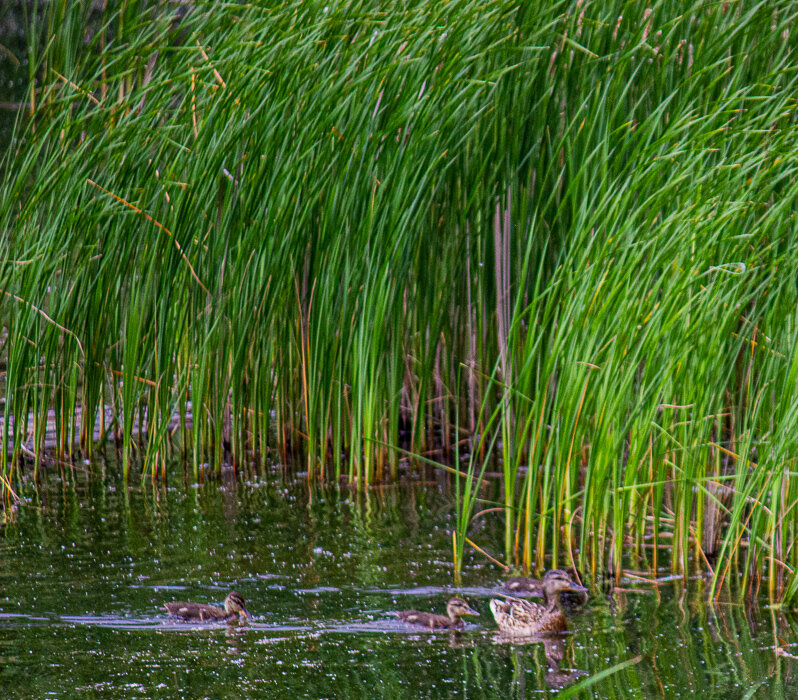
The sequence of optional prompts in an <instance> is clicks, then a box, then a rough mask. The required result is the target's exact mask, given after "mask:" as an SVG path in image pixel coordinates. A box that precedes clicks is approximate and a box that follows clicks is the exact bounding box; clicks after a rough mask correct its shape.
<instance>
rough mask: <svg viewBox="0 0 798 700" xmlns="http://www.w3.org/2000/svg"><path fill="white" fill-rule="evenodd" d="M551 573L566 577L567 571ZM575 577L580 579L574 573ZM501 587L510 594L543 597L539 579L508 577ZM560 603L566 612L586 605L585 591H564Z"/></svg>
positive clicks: (541, 582) (541, 583) (541, 584)
mask: <svg viewBox="0 0 798 700" xmlns="http://www.w3.org/2000/svg"><path fill="white" fill-rule="evenodd" d="M552 571H562V572H563V573H564V574H566V575H568V572H567V571H564V570H563V569H552ZM576 574H577V576H579V577H580V578H581V575H580V574H579V572H578V571H577V572H576ZM503 587H504V588H505V590H508V591H510V592H512V593H528V594H529V595H533V596H542V595H543V581H542V580H541V579H539V578H530V577H529V576H510V578H508V579H507V580H506V581H505V582H504V584H503ZM560 603H561V604H562V606H563V607H564V608H565V609H566V610H574V609H576V608H580V607H582V606H583V605H584V604H585V603H587V591H586V590H584V589H583V590H581V591H575V592H570V591H564V592H563V596H562V597H561V599H560Z"/></svg>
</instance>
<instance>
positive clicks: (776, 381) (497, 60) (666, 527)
mask: <svg viewBox="0 0 798 700" xmlns="http://www.w3.org/2000/svg"><path fill="white" fill-rule="evenodd" d="M55 5H56V4H54V5H53V6H52V7H53V8H54V7H55ZM58 6H59V7H61V8H62V9H63V11H64V12H65V13H66V14H65V15H64V16H63V17H60V16H59V17H55V15H50V16H49V17H47V18H46V20H47V21H48V22H50V25H49V26H50V27H51V28H54V31H53V35H54V37H55V39H54V40H53V41H51V42H38V41H32V42H31V46H32V51H31V53H32V58H34V59H35V61H34V65H36V66H37V69H38V72H37V73H36V75H37V76H38V81H39V82H38V83H37V84H36V87H35V89H32V90H31V100H30V102H31V104H32V105H34V111H33V114H32V115H31V116H30V118H29V119H28V120H27V122H26V126H25V128H24V130H21V131H20V132H19V133H18V140H17V141H16V147H15V148H14V149H13V150H12V151H10V152H9V153H8V155H7V156H6V158H5V160H4V161H3V165H4V173H5V175H4V181H3V187H2V192H1V193H0V235H2V246H3V247H2V249H3V254H4V260H3V266H2V272H1V273H0V288H2V292H3V293H2V295H1V297H0V303H1V304H2V315H3V319H4V325H5V327H6V335H5V337H4V350H3V352H4V356H5V357H6V358H7V374H6V385H5V387H6V403H5V421H4V423H3V432H4V434H3V441H4V445H5V446H6V449H5V450H4V451H3V465H2V470H3V472H2V473H3V478H4V479H5V480H6V482H5V483H11V481H13V465H14V464H15V463H16V461H18V460H17V459H16V458H18V457H19V456H20V455H21V454H22V452H23V449H27V448H24V447H23V446H24V444H25V442H26V441H27V440H30V439H31V437H32V439H33V443H32V444H33V447H32V448H31V449H32V452H33V453H34V455H35V456H36V460H37V463H38V460H39V459H40V458H41V455H42V453H43V449H44V439H45V427H46V426H47V420H48V418H50V419H51V422H52V421H54V423H55V426H56V434H57V451H58V452H60V453H62V454H64V455H66V454H69V452H70V450H71V449H72V445H73V444H74V443H75V441H76V440H77V439H78V438H80V440H81V442H82V444H83V446H84V449H86V450H90V449H91V448H92V434H91V433H92V431H91V427H90V426H92V425H93V417H95V416H98V415H101V414H102V415H105V413H106V411H107V412H109V413H110V415H111V416H112V419H111V420H112V425H106V426H104V429H105V431H107V432H108V433H109V434H110V433H113V434H117V435H118V436H119V441H120V450H121V452H122V455H123V462H124V467H123V468H124V470H125V473H126V474H127V471H128V470H129V468H130V464H131V461H130V459H131V457H132V456H133V454H134V452H135V451H136V450H137V449H141V450H142V451H143V453H144V455H145V457H146V459H145V462H144V463H145V464H146V467H145V469H146V471H147V472H148V473H153V474H155V473H157V472H159V471H160V472H163V470H165V464H166V459H167V456H168V455H169V453H170V452H171V451H172V450H175V449H179V448H181V447H182V448H183V449H185V450H186V453H187V454H190V459H191V460H192V461H193V468H194V471H195V473H196V474H197V475H199V474H200V472H201V471H202V470H203V469H204V468H205V467H204V465H205V464H208V463H209V464H211V465H212V467H211V468H212V469H219V468H220V466H221V464H222V461H223V459H224V458H225V456H224V454H223V452H224V450H226V449H227V450H229V451H230V455H229V458H230V459H232V460H233V462H234V463H243V462H245V461H246V460H247V459H249V457H250V456H251V455H253V454H255V455H257V454H262V453H263V452H264V451H265V450H266V449H267V448H268V447H277V448H279V449H281V450H282V451H283V452H287V451H288V450H289V449H290V450H292V451H293V452H295V453H298V454H301V455H302V456H303V459H304V460H305V462H306V465H307V471H308V474H309V478H315V477H317V476H318V477H331V476H335V477H340V476H346V477H348V478H349V479H352V480H357V481H358V483H361V484H367V483H370V482H372V481H375V480H379V479H382V478H385V477H386V476H391V477H395V476H396V475H397V469H398V465H397V461H398V455H399V454H400V453H399V452H398V451H397V450H395V449H392V448H394V447H398V446H400V445H402V446H403V447H404V448H406V449H407V450H409V451H411V452H415V453H419V454H425V455H427V456H432V457H435V456H436V453H435V452H433V450H443V451H445V452H446V453H448V454H450V455H451V454H459V452H460V451H464V452H465V451H468V452H469V453H470V455H471V461H470V465H471V466H470V468H469V475H468V477H467V481H466V483H467V487H466V488H465V491H464V493H463V499H462V501H461V504H460V508H461V510H460V518H459V519H458V522H459V523H460V524H459V527H458V534H457V537H456V538H455V542H456V550H457V552H456V559H457V561H458V562H459V563H461V562H462V556H463V549H462V548H463V546H464V542H465V538H466V535H467V533H468V529H469V527H470V524H471V522H472V516H473V514H474V511H475V508H476V505H477V503H478V499H477V498H476V495H477V494H478V486H479V482H480V481H481V480H482V479H483V478H484V475H485V473H484V465H485V460H486V459H487V458H488V457H489V456H490V455H491V454H496V455H497V456H500V458H501V459H500V464H501V469H502V472H501V479H500V480H501V483H502V487H503V491H502V492H503V497H502V503H501V504H500V505H501V508H500V511H501V512H502V513H503V517H504V519H505V538H504V550H505V551H504V557H505V560H506V561H507V562H508V563H516V564H518V565H519V566H521V567H522V568H525V569H528V568H541V567H542V566H543V565H544V560H546V559H547V558H548V557H552V558H553V560H554V562H555V563H557V562H562V561H566V562H569V561H570V560H571V559H576V558H578V559H580V560H581V563H582V565H583V566H584V565H586V564H587V565H589V566H591V567H593V568H594V569H604V568H609V569H610V570H612V571H613V572H614V573H615V574H616V575H617V576H620V575H621V573H622V567H623V563H622V562H623V561H624V560H625V558H626V557H627V555H628V553H629V552H631V553H632V554H633V556H634V557H635V558H636V559H637V560H638V561H640V562H643V563H644V564H645V565H646V566H648V567H650V568H651V569H652V570H658V569H659V568H661V565H662V563H663V562H662V561H661V556H659V555H658V553H659V551H660V549H661V545H662V544H663V542H665V541H666V540H664V539H663V538H664V537H666V536H667V544H668V545H669V547H668V549H667V563H668V564H670V566H671V567H672V568H673V570H674V571H680V572H686V571H687V570H688V568H689V567H690V566H692V565H696V566H698V567H704V568H707V569H709V570H711V571H712V572H713V574H714V579H713V580H714V582H715V585H719V584H721V583H722V582H723V581H727V580H728V579H729V576H730V575H729V573H728V572H729V570H730V567H731V566H732V565H733V566H734V571H742V572H743V581H742V589H743V590H752V589H753V588H755V587H756V586H758V585H759V583H760V579H761V577H762V576H763V575H764V576H765V577H766V578H767V580H768V585H769V587H770V592H771V594H772V595H777V594H778V595H786V596H787V597H790V596H792V595H793V594H794V592H795V587H796V586H797V585H798V583H796V578H795V577H794V576H793V571H794V569H795V566H796V564H798V561H796V557H798V552H796V551H794V549H793V548H792V547H791V546H790V544H791V543H792V542H793V541H794V539H795V536H796V533H795V523H796V519H795V517H794V506H795V503H796V499H797V498H798V480H796V476H795V469H794V457H793V455H794V454H796V447H798V446H796V444H795V443H796V438H795V436H796V435H798V431H796V411H795V409H794V401H793V398H792V397H793V395H794V394H795V390H796V379H797V378H798V360H796V357H798V347H796V333H795V327H796V321H797V320H798V319H796V308H798V306H797V305H796V264H795V262H794V256H793V254H792V251H793V250H794V249H795V243H796V218H795V214H796V201H797V198H798V185H797V184H796V178H795V162H794V154H795V152H796V146H797V145H798V144H796V112H795V97H794V95H795V94H796V90H795V88H796V85H795V83H796V67H795V61H794V53H795V43H794V38H793V36H794V34H795V28H794V24H795V11H794V8H793V7H792V4H791V3H776V4H773V3H769V4H767V6H765V5H764V4H759V5H754V6H749V5H745V4H742V3H711V4H707V3H703V2H695V3H688V4H685V3H675V2H660V3H652V4H651V5H650V6H648V7H646V6H644V5H641V4H640V3H627V2H604V3H591V2H581V1H580V2H576V3H565V2H559V3H526V4H522V5H520V6H509V5H506V4H503V3H493V4H490V3H489V4H487V5H486V4H484V3H474V2H468V1H465V0H464V1H462V2H443V3H442V2H427V1H421V0H418V1H417V2H408V3H404V4H402V5H401V6H396V7H392V8H391V9H385V7H384V6H383V4H380V3H373V2H347V3H332V2H328V3H313V2H310V3H307V2H287V3H282V4H280V5H279V6H276V7H273V6H271V5H270V4H267V3H263V4H261V3H249V4H237V3H215V2H214V3H203V2H195V3H191V4H189V5H186V6H183V11H181V13H180V17H179V19H177V16H176V15H175V10H176V6H175V5H174V4H170V3H161V4H156V3H147V2H139V3H135V2H127V3H108V7H107V9H106V10H105V11H103V12H102V13H100V14H96V12H97V11H95V14H94V15H90V16H88V15H86V14H85V13H86V12H91V10H87V9H86V4H85V3H72V4H68V3H62V4H59V5H58ZM80 8H83V9H82V10H81V9H80ZM186 8H187V9H188V11H185V10H186ZM52 12H56V10H55V9H53V10H52ZM81 12H83V13H84V14H80V13H81ZM70 13H71V14H70ZM87 27H88V29H87ZM32 36H36V37H38V36H39V35H38V34H36V33H34V34H33V35H32ZM48 36H49V34H48ZM34 53H35V55H34ZM189 411H190V413H191V414H192V417H193V421H192V424H191V426H190V427H189V426H188V424H187V421H185V416H186V415H187V414H188V413H189ZM29 413H32V414H33V417H34V420H33V424H32V427H29V426H25V423H24V421H17V422H16V423H15V422H14V421H13V420H11V417H12V416H25V415H28V414H29ZM78 413H80V414H81V415H82V416H84V419H83V420H82V422H80V425H82V426H83V428H82V434H81V435H78V434H77V433H78V421H77V420H76V416H77V415H78ZM175 414H178V415H180V416H183V419H182V420H183V422H184V429H183V430H181V431H178V432H177V433H175V434H174V435H173V432H174V431H173V430H172V429H171V428H170V419H171V418H172V416H174V415H175ZM144 422H146V425H147V431H146V438H145V439H144V440H143V441H142V443H141V445H137V441H136V439H135V438H134V435H135V432H136V425H137V423H142V424H143V423H144ZM177 436H179V438H178V437H177ZM458 478H460V477H458ZM491 512H493V511H491ZM485 517H488V515H485Z"/></svg>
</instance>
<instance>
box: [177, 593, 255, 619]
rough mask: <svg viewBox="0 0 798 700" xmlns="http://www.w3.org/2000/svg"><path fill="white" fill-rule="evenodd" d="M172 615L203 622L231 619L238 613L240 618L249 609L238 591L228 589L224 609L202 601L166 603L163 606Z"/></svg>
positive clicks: (246, 613) (247, 615)
mask: <svg viewBox="0 0 798 700" xmlns="http://www.w3.org/2000/svg"><path fill="white" fill-rule="evenodd" d="M164 607H165V608H166V609H167V610H168V611H169V612H170V613H171V614H172V615H176V616H177V617H182V618H183V619H184V620H190V621H195V622H205V621H207V620H228V621H232V620H234V619H236V618H237V617H238V616H239V615H240V616H241V617H242V618H247V617H249V616H250V615H249V611H248V610H247V605H246V603H245V602H244V599H243V598H242V597H241V594H240V593H236V592H235V591H230V593H228V594H227V598H225V599H224V610H222V609H221V608H217V607H216V606H215V605H205V604H204V603H181V602H179V601H176V602H174V603H166V605H165V606H164Z"/></svg>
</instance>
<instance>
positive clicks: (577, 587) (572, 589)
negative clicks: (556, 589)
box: [568, 583, 587, 593]
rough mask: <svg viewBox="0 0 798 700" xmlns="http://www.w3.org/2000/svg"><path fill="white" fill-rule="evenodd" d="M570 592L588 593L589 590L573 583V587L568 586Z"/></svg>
mask: <svg viewBox="0 0 798 700" xmlns="http://www.w3.org/2000/svg"><path fill="white" fill-rule="evenodd" d="M568 590H569V591H573V592H574V593H587V588H585V587H584V586H580V585H579V584H578V583H571V585H570V586H568Z"/></svg>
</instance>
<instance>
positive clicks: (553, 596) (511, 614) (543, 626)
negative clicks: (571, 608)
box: [490, 569, 587, 636]
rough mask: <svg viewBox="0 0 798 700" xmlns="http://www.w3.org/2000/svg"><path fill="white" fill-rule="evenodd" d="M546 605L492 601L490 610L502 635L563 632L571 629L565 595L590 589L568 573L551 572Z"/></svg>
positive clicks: (546, 580)
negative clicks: (563, 603)
mask: <svg viewBox="0 0 798 700" xmlns="http://www.w3.org/2000/svg"><path fill="white" fill-rule="evenodd" d="M541 587H542V589H543V600H544V601H545V602H544V604H543V605H540V604H539V603H531V602H529V601H527V600H519V599H518V598H507V600H495V599H494V600H491V601H490V610H491V612H492V613H493V617H494V618H495V620H496V624H497V625H499V631H501V632H503V633H505V634H511V635H518V636H522V635H532V634H545V633H546V632H564V631H565V630H567V629H568V623H567V622H566V620H565V613H563V611H562V606H561V605H560V594H562V593H563V592H564V591H577V592H582V593H585V592H587V589H586V588H584V587H583V586H580V585H579V584H577V583H574V581H573V579H571V576H570V575H569V574H568V572H567V571H563V570H562V569H552V570H551V571H547V572H546V574H545V575H544V576H543V581H542V586H541Z"/></svg>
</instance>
